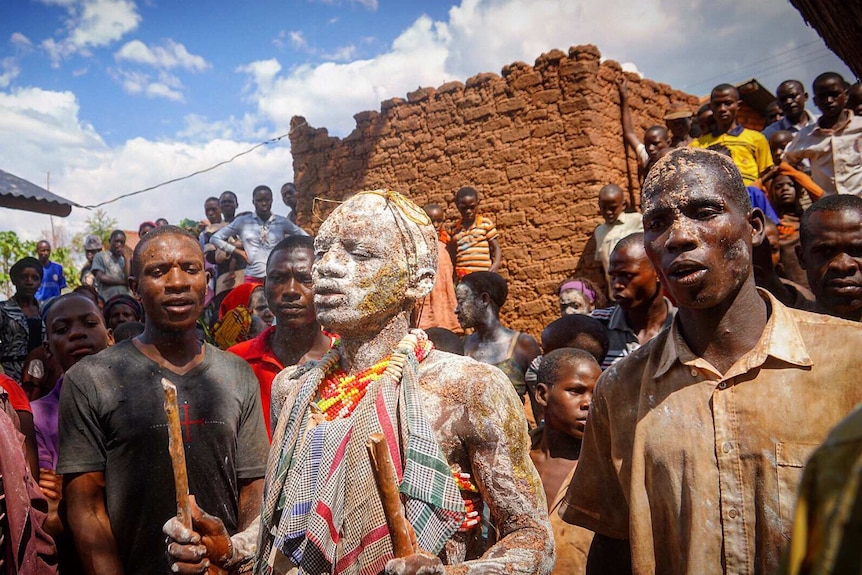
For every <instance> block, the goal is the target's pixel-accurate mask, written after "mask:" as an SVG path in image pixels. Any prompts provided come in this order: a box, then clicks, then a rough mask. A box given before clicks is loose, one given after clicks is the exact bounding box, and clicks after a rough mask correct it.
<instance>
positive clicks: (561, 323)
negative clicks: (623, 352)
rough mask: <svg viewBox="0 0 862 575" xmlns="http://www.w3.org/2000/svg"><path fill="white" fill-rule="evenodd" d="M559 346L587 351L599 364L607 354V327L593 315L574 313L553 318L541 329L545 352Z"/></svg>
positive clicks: (608, 345)
mask: <svg viewBox="0 0 862 575" xmlns="http://www.w3.org/2000/svg"><path fill="white" fill-rule="evenodd" d="M561 347H576V348H578V349H583V350H584V351H587V352H589V353H590V354H591V355H592V356H593V357H594V358H596V361H597V362H599V364H601V363H602V362H603V361H604V360H605V356H607V355H608V349H610V341H609V340H608V328H607V327H605V325H604V324H603V323H602V322H600V321H599V320H597V319H596V318H594V317H590V316H588V315H584V314H580V313H574V314H571V315H564V316H563V317H561V318H558V319H555V320H554V321H552V322H551V323H549V324H548V325H547V327H545V329H543V330H542V349H543V350H544V351H545V353H548V352H551V351H553V350H555V349H560V348H561Z"/></svg>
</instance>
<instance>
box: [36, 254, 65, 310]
mask: <svg viewBox="0 0 862 575" xmlns="http://www.w3.org/2000/svg"><path fill="white" fill-rule="evenodd" d="M50 258H51V244H50V243H48V241H47V240H42V241H40V242H39V243H37V244H36V259H38V260H39V263H40V264H42V284H41V285H40V286H39V290H38V291H37V292H36V300H37V301H39V302H43V301H47V300H49V299H51V298H53V297H57V296H58V295H60V290H63V289H66V275H65V274H64V273H63V266H61V265H60V264H58V263H57V262H52V261H51V259H50Z"/></svg>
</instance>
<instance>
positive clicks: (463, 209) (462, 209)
mask: <svg viewBox="0 0 862 575" xmlns="http://www.w3.org/2000/svg"><path fill="white" fill-rule="evenodd" d="M455 207H456V208H458V213H460V214H461V219H462V220H464V222H465V223H473V221H474V220H475V219H476V212H477V210H478V209H479V198H478V197H476V196H462V197H460V198H458V199H457V200H456V201H455Z"/></svg>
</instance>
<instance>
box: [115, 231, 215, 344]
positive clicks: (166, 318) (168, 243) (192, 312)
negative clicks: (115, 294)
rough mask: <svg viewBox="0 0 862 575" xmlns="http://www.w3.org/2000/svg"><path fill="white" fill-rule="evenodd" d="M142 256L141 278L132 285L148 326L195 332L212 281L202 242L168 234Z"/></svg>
mask: <svg viewBox="0 0 862 575" xmlns="http://www.w3.org/2000/svg"><path fill="white" fill-rule="evenodd" d="M140 256H141V261H140V262H137V263H136V267H137V268H138V269H139V270H140V274H141V277H135V278H132V281H130V284H131V286H132V289H134V291H135V293H136V294H137V295H138V297H139V299H140V300H141V304H143V306H144V312H145V314H146V318H147V323H148V324H150V323H152V324H153V325H155V326H156V327H157V328H158V329H160V330H165V331H173V332H181V331H186V330H190V329H195V322H196V321H197V319H198V317H199V316H200V314H201V311H203V306H204V299H205V298H206V291H207V281H208V279H209V277H208V276H209V274H208V273H207V272H206V270H205V269H204V258H203V253H202V252H201V248H200V246H199V245H198V243H197V242H196V241H195V240H194V239H192V238H191V237H190V236H187V235H185V234H183V235H180V234H165V235H162V236H159V237H157V238H155V239H153V240H150V241H149V242H148V243H147V244H146V246H144V249H143V251H142V252H141V254H140Z"/></svg>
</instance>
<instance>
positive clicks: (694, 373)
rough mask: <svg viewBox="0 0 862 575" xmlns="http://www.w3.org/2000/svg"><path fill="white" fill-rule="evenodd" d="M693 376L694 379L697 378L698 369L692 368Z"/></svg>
mask: <svg viewBox="0 0 862 575" xmlns="http://www.w3.org/2000/svg"><path fill="white" fill-rule="evenodd" d="M691 376H692V377H697V370H696V369H694V368H691Z"/></svg>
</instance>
